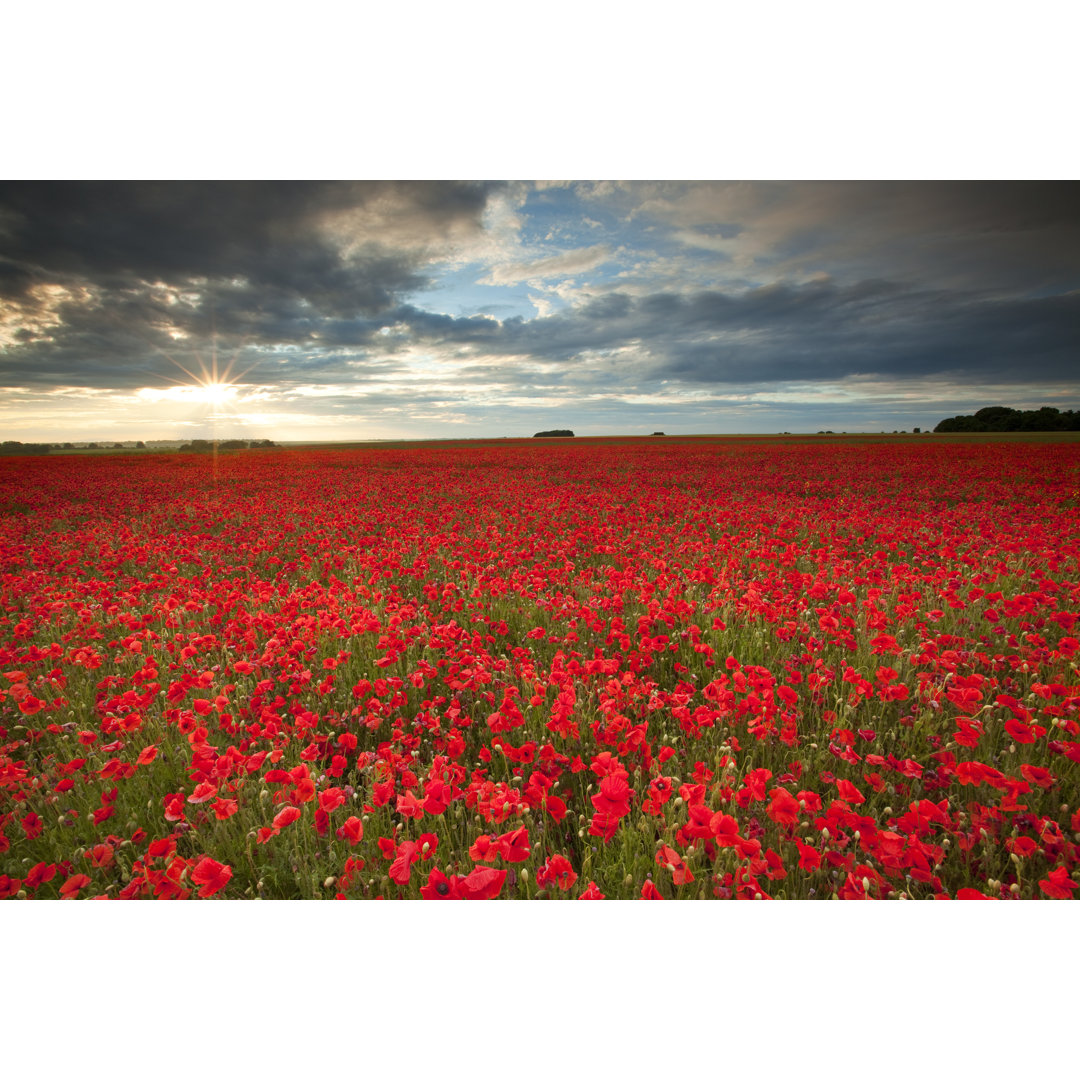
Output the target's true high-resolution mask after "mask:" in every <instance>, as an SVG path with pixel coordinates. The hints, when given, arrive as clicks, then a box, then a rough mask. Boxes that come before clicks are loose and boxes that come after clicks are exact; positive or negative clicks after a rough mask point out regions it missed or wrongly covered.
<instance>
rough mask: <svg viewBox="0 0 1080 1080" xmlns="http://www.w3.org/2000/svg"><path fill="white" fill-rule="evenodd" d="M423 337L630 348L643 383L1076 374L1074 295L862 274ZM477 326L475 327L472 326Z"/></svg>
mask: <svg viewBox="0 0 1080 1080" xmlns="http://www.w3.org/2000/svg"><path fill="white" fill-rule="evenodd" d="M412 327H413V330H414V332H415V333H416V334H417V336H418V337H421V338H426V339H427V340H428V341H429V342H430V343H434V342H453V343H455V344H463V343H470V344H472V345H474V346H475V347H476V349H477V351H479V352H485V351H486V352H490V353H493V354H498V353H501V354H505V355H528V356H530V357H532V358H534V359H538V360H550V361H557V362H560V363H562V364H566V365H570V364H573V363H574V362H575V361H576V360H580V358H581V356H582V354H583V353H587V352H593V351H596V350H605V349H606V350H611V349H617V348H620V347H623V346H628V345H630V346H637V347H640V348H641V349H643V350H644V351H646V352H647V353H648V354H649V356H650V357H651V358H652V360H651V361H650V363H649V364H648V367H647V370H648V375H649V377H650V378H652V379H657V380H660V379H675V380H678V381H682V382H693V383H703V384H718V383H738V384H741V383H746V382H779V381H791V380H799V381H803V380H814V381H819V380H832V379H839V378H843V377H845V376H849V375H868V374H874V375H884V376H890V377H901V378H903V377H914V376H919V377H921V376H925V375H929V374H934V373H942V372H948V373H950V374H953V375H954V376H956V377H960V378H969V379H978V378H982V377H985V376H990V375H992V376H993V377H994V378H996V379H1004V380H1006V381H1012V380H1017V381H1026V380H1032V379H1035V380H1038V379H1060V378H1074V377H1075V372H1076V358H1077V355H1078V350H1080V294H1078V293H1071V294H1067V295H1062V296H1051V297H1041V298H1025V297H1019V298H1015V299H1011V300H1001V299H1000V298H997V297H986V296H982V295H980V294H954V293H947V292H943V291H916V290H909V289H905V288H903V287H901V286H898V285H896V284H893V283H889V282H881V281H867V282H862V283H859V284H857V285H853V286H850V287H846V288H842V287H839V286H836V285H833V284H830V283H811V284H808V285H804V286H799V287H793V286H767V287H763V288H760V289H753V290H750V291H748V292H745V293H741V294H735V295H729V294H725V293H721V292H702V293H698V294H695V295H690V296H680V295H674V294H662V293H661V294H655V295H652V296H645V297H641V298H636V299H635V298H631V297H628V296H625V295H621V294H612V295H608V296H604V297H601V298H599V299H598V300H595V301H592V302H591V303H589V304H587V305H585V306H584V307H583V308H581V309H578V310H575V311H571V312H568V313H564V314H560V315H555V316H550V317H548V318H546V319H542V320H533V321H531V322H523V321H522V320H511V321H507V322H504V323H501V324H499V323H494V322H492V321H490V320H487V321H483V322H482V325H478V321H477V320H454V319H449V318H446V319H439V320H432V319H429V318H418V319H416V320H415V321H414V322H413V323H412ZM477 331H479V332H477Z"/></svg>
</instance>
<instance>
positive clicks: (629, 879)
mask: <svg viewBox="0 0 1080 1080" xmlns="http://www.w3.org/2000/svg"><path fill="white" fill-rule="evenodd" d="M623 884H624V885H633V884H634V875H633V874H627V875H626V877H624V878H623Z"/></svg>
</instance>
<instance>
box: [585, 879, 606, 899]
mask: <svg viewBox="0 0 1080 1080" xmlns="http://www.w3.org/2000/svg"><path fill="white" fill-rule="evenodd" d="M578 899H579V900H606V899H607V897H606V896H605V895H604V894H603V893H602V892H601V891H600V890H599V888H597V885H596V882H595V881H590V882H589V884H588V885H587V886H586V888H585V890H584V891H583V892H582V894H581V895H580V896H579V897H578Z"/></svg>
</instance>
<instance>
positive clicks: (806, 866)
mask: <svg viewBox="0 0 1080 1080" xmlns="http://www.w3.org/2000/svg"><path fill="white" fill-rule="evenodd" d="M795 846H796V848H798V850H799V869H800V870H810V871H813V870H816V869H817V868H818V867H819V866H820V865H821V852H819V851H818V850H817V849H816V848H812V847H811V846H810V845H809V844H804V843H803V842H802V841H801V840H800V839H799V838H798V837H796V838H795Z"/></svg>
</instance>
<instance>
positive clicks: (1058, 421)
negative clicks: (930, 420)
mask: <svg viewBox="0 0 1080 1080" xmlns="http://www.w3.org/2000/svg"><path fill="white" fill-rule="evenodd" d="M934 431H936V432H941V433H949V432H965V431H1080V412H1074V411H1073V410H1071V409H1067V410H1066V411H1065V412H1061V411H1059V410H1058V409H1054V408H1051V407H1049V406H1043V408H1041V409H1028V410H1026V411H1024V410H1020V409H1010V408H1008V406H1005V405H990V406H987V408H985V409H980V410H979V411H978V412H977V413H975V414H974V415H973V416H950V417H949V418H948V419H947V420H942V421H941V423H940V424H938V426H937V427H936V428H934Z"/></svg>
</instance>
